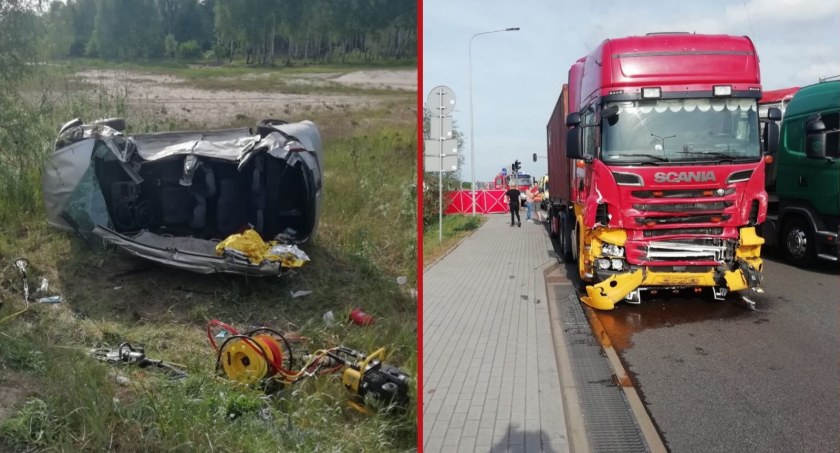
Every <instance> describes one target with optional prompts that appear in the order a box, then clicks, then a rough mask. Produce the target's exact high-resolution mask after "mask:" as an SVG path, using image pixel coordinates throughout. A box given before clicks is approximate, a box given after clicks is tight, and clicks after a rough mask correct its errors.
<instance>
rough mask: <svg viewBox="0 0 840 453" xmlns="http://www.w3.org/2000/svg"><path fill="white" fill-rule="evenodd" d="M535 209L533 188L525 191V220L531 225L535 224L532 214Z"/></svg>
mask: <svg viewBox="0 0 840 453" xmlns="http://www.w3.org/2000/svg"><path fill="white" fill-rule="evenodd" d="M533 209H534V191H533V188H532V187H528V188H527V189H525V219H526V220H527V221H528V222H529V223H534V221H533V220H532V219H531V212H532V211H533Z"/></svg>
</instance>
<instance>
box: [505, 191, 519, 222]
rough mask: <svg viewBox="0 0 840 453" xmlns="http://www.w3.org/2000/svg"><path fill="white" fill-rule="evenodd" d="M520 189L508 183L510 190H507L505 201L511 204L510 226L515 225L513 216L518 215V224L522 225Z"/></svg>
mask: <svg viewBox="0 0 840 453" xmlns="http://www.w3.org/2000/svg"><path fill="white" fill-rule="evenodd" d="M520 195H521V194H520V192H519V190H518V189H517V188H516V187H514V186H511V185H508V190H507V192H505V199H506V200H505V201H507V203H508V206H510V226H513V217H514V216H516V224H517V226H519V227H521V226H522V220H521V219H520V218H519V196H520Z"/></svg>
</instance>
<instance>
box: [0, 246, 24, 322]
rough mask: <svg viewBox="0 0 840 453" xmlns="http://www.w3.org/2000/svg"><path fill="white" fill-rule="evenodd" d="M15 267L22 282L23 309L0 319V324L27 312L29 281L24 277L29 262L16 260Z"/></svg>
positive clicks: (20, 259)
mask: <svg viewBox="0 0 840 453" xmlns="http://www.w3.org/2000/svg"><path fill="white" fill-rule="evenodd" d="M15 267H16V268H17V270H18V273H20V278H21V280H22V281H23V303H24V307H23V309H21V310H18V311H16V312H14V313H12V314H10V315H9V316H6V317H5V318H2V319H0V324H3V323H4V322H6V321H9V320H12V319H14V318H16V317H18V316H20V315H21V314H23V313H24V312H26V310H29V280H28V278H27V275H26V268H27V267H29V260H28V259H26V258H18V259H16V260H15Z"/></svg>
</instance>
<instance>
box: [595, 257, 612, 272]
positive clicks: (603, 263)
mask: <svg viewBox="0 0 840 453" xmlns="http://www.w3.org/2000/svg"><path fill="white" fill-rule="evenodd" d="M595 264H597V265H598V269H601V270H607V269H609V268H610V260H608V259H606V258H598V259H597V260H595Z"/></svg>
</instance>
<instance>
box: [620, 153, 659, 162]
mask: <svg viewBox="0 0 840 453" xmlns="http://www.w3.org/2000/svg"><path fill="white" fill-rule="evenodd" d="M637 156H641V157H649V158H651V159H655V160H658V161H659V162H670V161H669V160H668V158H667V157H662V156H657V155H656V154H644V153H630V154H615V155H613V156H612V157H620V158H623V157H637Z"/></svg>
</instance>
